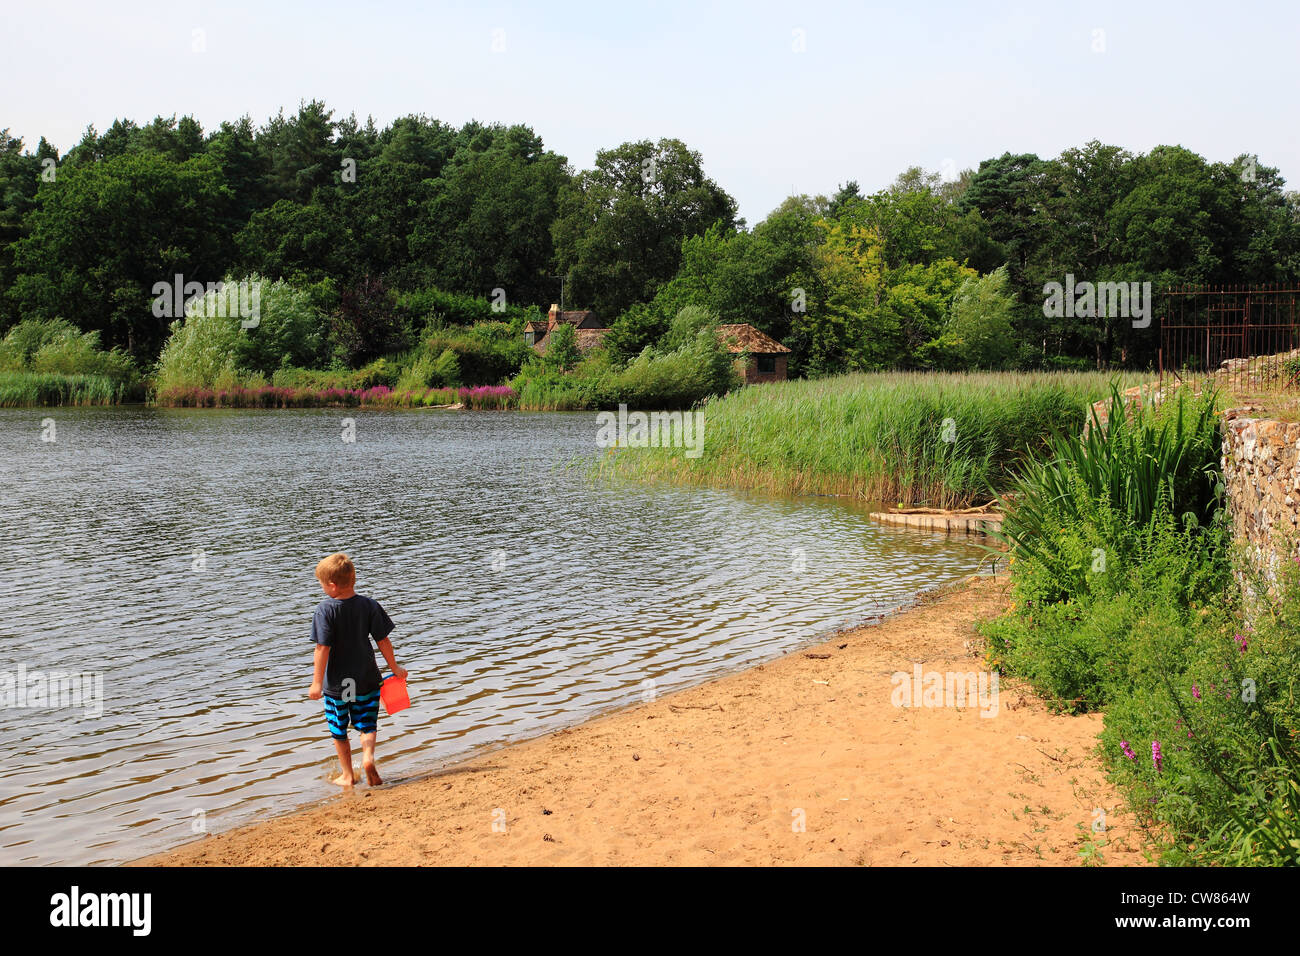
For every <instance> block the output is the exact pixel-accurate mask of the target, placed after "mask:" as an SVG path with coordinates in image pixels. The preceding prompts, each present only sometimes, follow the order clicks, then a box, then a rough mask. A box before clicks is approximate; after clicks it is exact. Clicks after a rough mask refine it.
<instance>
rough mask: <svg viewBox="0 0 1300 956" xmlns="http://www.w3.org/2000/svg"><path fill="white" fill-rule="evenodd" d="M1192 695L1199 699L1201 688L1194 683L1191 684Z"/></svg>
mask: <svg viewBox="0 0 1300 956" xmlns="http://www.w3.org/2000/svg"><path fill="white" fill-rule="evenodd" d="M1192 696H1193V697H1195V698H1196V699H1197V700H1200V699H1201V689H1200V688H1199V687H1197V686H1196V685H1195V684H1193V685H1192Z"/></svg>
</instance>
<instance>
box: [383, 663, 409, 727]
mask: <svg viewBox="0 0 1300 956" xmlns="http://www.w3.org/2000/svg"><path fill="white" fill-rule="evenodd" d="M379 699H380V700H382V701H383V702H384V712H385V713H387V714H388V716H389V717H391V716H393V714H395V713H397V712H398V711H401V710H406V708H408V707H410V706H411V698H410V696H409V695H408V694H407V693H406V678H405V677H398V676H397V675H396V674H394V675H393V676H392V677H389V678H386V679H385V680H384V682H383V683H382V684H380V685H379Z"/></svg>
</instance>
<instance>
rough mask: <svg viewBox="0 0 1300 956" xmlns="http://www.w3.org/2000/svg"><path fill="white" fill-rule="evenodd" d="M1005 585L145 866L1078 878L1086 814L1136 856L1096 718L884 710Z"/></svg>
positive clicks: (1014, 690)
mask: <svg viewBox="0 0 1300 956" xmlns="http://www.w3.org/2000/svg"><path fill="white" fill-rule="evenodd" d="M1005 587H1006V581H1005V579H999V580H996V581H994V580H991V579H988V578H981V579H972V580H970V581H967V582H964V583H963V584H962V585H960V586H959V587H956V588H953V589H951V590H949V591H946V592H944V593H942V594H938V595H931V596H928V597H926V598H924V599H923V600H922V601H921V603H920V604H918V606H917V607H915V608H913V609H911V610H909V611H906V612H904V613H901V614H898V615H895V616H893V617H890V618H888V619H886V620H885V621H884V622H883V623H881V624H879V625H877V626H873V627H867V628H862V629H859V630H854V631H846V632H843V633H841V634H839V635H837V636H835V637H834V638H833V639H832V640H830V641H828V642H826V643H825V644H823V645H821V646H816V647H809V648H804V649H802V650H800V651H797V652H794V653H792V654H789V655H787V656H785V657H782V658H779V659H777V660H775V661H772V662H769V663H767V664H763V665H760V666H758V667H754V668H751V669H749V670H745V671H742V672H739V673H736V674H733V675H730V676H727V677H724V678H720V679H718V680H714V681H710V682H708V683H705V684H701V685H699V686H697V687H693V688H689V689H687V690H683V691H679V692H677V693H673V694H670V695H665V696H662V697H660V698H658V699H657V700H653V701H650V702H647V703H643V704H639V705H637V706H635V707H632V708H629V709H627V710H622V711H619V712H616V713H613V714H609V715H606V716H604V717H600V718H597V719H595V720H591V721H588V722H587V723H584V724H582V725H579V726H576V727H573V728H570V729H567V730H561V731H559V732H557V733H553V734H549V735H547V736H545V737H539V738H537V739H535V740H530V741H526V742H524V743H519V744H514V745H511V746H508V747H505V748H502V749H498V750H496V751H492V752H489V753H485V754H481V755H478V756H476V757H474V758H473V759H470V760H467V761H465V762H463V763H459V764H456V765H454V766H451V767H448V768H447V769H445V770H442V771H439V772H437V773H435V774H433V775H432V776H428V777H425V778H422V779H419V780H414V781H411V782H408V783H403V784H400V785H396V786H387V787H379V788H376V789H373V790H372V789H370V788H368V787H365V786H360V787H358V788H357V789H356V790H355V791H353V792H350V793H346V794H340V795H338V796H337V797H334V798H332V799H329V800H327V801H326V802H325V803H323V804H321V805H319V806H315V807H313V808H310V809H307V810H303V811H300V812H297V813H293V814H290V815H286V816H282V817H276V818H274V819H270V820H266V821H263V822H259V823H256V824H253V825H250V826H246V827H241V828H239V829H236V830H232V831H229V832H227V833H222V834H217V835H213V836H208V837H205V838H204V839H202V840H199V841H196V842H194V843H190V844H187V845H185V846H182V847H179V848H177V849H175V850H171V851H168V852H166V853H162V854H158V855H155V856H152V857H148V858H146V859H143V860H140V861H138V863H140V864H145V865H163V866H180V865H238V866H297V865H313V866H319V865H331V866H334V865H340V864H342V865H356V864H387V865H399V866H409V865H435V866H459V865H489V866H491V865H542V866H547V865H791V864H793V865H873V866H896V865H918V864H919V865H947V866H970V865H979V866H988V865H1018V866H1038V865H1049V866H1077V865H1080V864H1081V863H1082V862H1083V860H1082V858H1081V856H1080V854H1079V849H1080V847H1081V846H1082V844H1083V843H1084V841H1089V840H1092V839H1093V838H1094V834H1093V833H1092V824H1093V821H1094V819H1096V817H1097V810H1098V809H1101V810H1103V811H1104V812H1105V820H1106V825H1107V832H1106V835H1105V843H1106V845H1105V847H1104V848H1103V849H1102V851H1101V857H1102V859H1101V860H1100V862H1102V863H1104V864H1105V865H1142V864H1145V863H1147V862H1148V861H1147V860H1146V858H1145V857H1144V855H1143V854H1142V853H1141V852H1140V847H1141V845H1142V840H1141V834H1140V832H1138V831H1136V830H1135V829H1134V827H1133V819H1132V817H1131V816H1130V815H1129V814H1127V813H1126V812H1124V811H1123V810H1122V809H1121V800H1120V798H1119V796H1118V794H1117V793H1116V791H1115V790H1114V789H1113V788H1112V787H1110V786H1109V785H1108V784H1107V783H1106V782H1105V779H1104V775H1103V772H1102V769H1101V762H1100V760H1099V759H1098V758H1097V757H1096V756H1095V755H1094V753H1093V751H1094V749H1095V746H1096V739H1095V738H1096V734H1097V732H1098V731H1099V730H1100V727H1101V718H1100V716H1099V715H1087V716H1080V717H1066V716H1060V715H1054V714H1052V713H1051V712H1050V711H1049V710H1048V708H1047V707H1046V706H1045V705H1044V704H1043V703H1042V701H1040V700H1039V699H1037V698H1036V697H1035V696H1034V695H1033V693H1032V692H1031V691H1029V690H1028V689H1027V688H1026V687H1024V686H1023V685H1021V684H1019V683H1017V682H1015V681H1012V680H1004V681H1002V682H1001V685H1000V693H999V696H998V712H997V714H996V716H993V717H981V716H980V710H979V706H978V704H976V705H974V706H970V707H967V708H959V707H910V708H909V707H898V706H895V705H894V704H893V703H892V702H891V693H892V692H893V691H894V686H895V685H894V684H893V682H891V675H893V674H894V673H895V672H898V671H903V672H906V673H908V674H909V675H910V674H911V673H912V672H913V666H914V665H915V664H920V665H921V667H922V670H923V671H925V672H929V671H938V672H949V671H956V672H971V671H976V670H978V669H979V668H980V667H981V659H980V658H979V657H978V656H976V652H977V651H978V649H979V644H980V639H979V637H978V635H977V633H976V631H975V627H974V625H975V622H976V620H978V619H981V618H987V617H991V616H993V615H995V614H997V613H998V612H999V611H1000V610H1001V609H1002V608H1003V607H1004V606H1005V604H1006V601H1007V597H1006V593H1005ZM822 655H829V656H822ZM380 729H381V736H380V749H379V757H380V760H379V766H380V770H381V771H382V769H383V737H382V723H381V728H380ZM326 743H327V742H326V741H322V747H324V746H325V745H326ZM321 787H322V795H326V788H329V787H330V784H328V783H327V782H324V781H322V784H321Z"/></svg>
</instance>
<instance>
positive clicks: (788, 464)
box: [600, 372, 1143, 508]
mask: <svg viewBox="0 0 1300 956" xmlns="http://www.w3.org/2000/svg"><path fill="white" fill-rule="evenodd" d="M1142 378H1143V376H1141V375H1130V376H1127V379H1126V380H1122V381H1121V382H1120V384H1121V385H1130V384H1137V383H1138V382H1139V381H1141V380H1142ZM1113 381H1115V377H1114V376H1112V375H1109V374H1104V373H1068V372H1053V373H1010V372H1008V373H998V372H986V373H972V374H934V373H910V372H884V373H875V374H863V375H845V376H838V377H834V378H826V379H818V380H811V381H807V380H805V381H791V382H779V383H774V384H769V385H760V386H755V387H749V388H743V389H739V390H737V391H734V392H731V393H730V394H728V395H726V396H725V397H723V398H721V399H718V400H714V401H711V402H709V403H708V404H707V405H706V406H705V428H704V453H703V455H701V456H700V457H699V458H695V459H688V458H686V457H685V455H684V453H683V451H682V450H681V449H656V448H646V449H640V448H638V449H626V450H622V451H620V452H618V453H617V454H614V455H612V456H610V457H609V458H607V459H606V460H605V461H604V462H603V463H602V464H601V466H600V468H601V470H602V471H604V472H606V473H616V474H621V475H624V476H627V477H632V478H638V479H645V480H665V481H672V482H682V483H696V484H703V485H713V486H725V487H739V488H750V489H756V490H763V491H770V492H775V493H793V494H836V495H851V496H855V497H858V498H862V499H865V500H868V501H883V502H886V503H888V504H891V505H892V504H896V503H900V502H901V503H905V504H907V505H929V506H933V507H948V508H953V507H968V506H970V505H972V504H976V503H979V504H982V503H984V502H987V501H989V500H990V499H991V498H993V497H994V496H995V495H996V494H998V493H999V492H1001V491H1003V490H1005V489H1006V487H1007V486H1008V485H1009V482H1010V475H1011V473H1012V472H1013V471H1014V469H1015V468H1016V467H1017V466H1019V465H1020V464H1021V463H1023V462H1024V461H1026V460H1027V459H1028V458H1029V457H1030V456H1031V455H1033V454H1036V453H1041V452H1042V451H1043V450H1044V449H1045V448H1046V447H1047V444H1048V441H1049V438H1050V436H1051V435H1053V434H1061V433H1074V434H1077V433H1078V431H1079V430H1080V428H1081V427H1082V425H1083V422H1084V420H1085V416H1086V415H1087V413H1088V408H1089V406H1090V405H1091V403H1093V402H1096V401H1099V400H1100V399H1103V398H1105V397H1107V396H1108V395H1109V394H1110V391H1111V386H1112V382H1113Z"/></svg>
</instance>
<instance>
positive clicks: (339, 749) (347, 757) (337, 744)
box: [333, 734, 375, 787]
mask: <svg viewBox="0 0 1300 956" xmlns="http://www.w3.org/2000/svg"><path fill="white" fill-rule="evenodd" d="M374 737H375V735H374V734H371V735H370V745H371V747H372V748H373V747H374ZM364 739H365V738H364V737H363V738H362V740H364ZM334 750H335V752H336V753H338V755H339V766H340V767H342V768H343V772H342V773H341V774H339V775H338V776H337V777H335V778H334V780H333V783H336V784H338V785H339V786H340V787H350V786H352V784H353V782H354V781H353V779H352V744H351V742H350V741H349V740H348V739H347V738H346V737H344V738H343V739H342V740H339V739H338V738H337V737H335V738H334Z"/></svg>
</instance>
